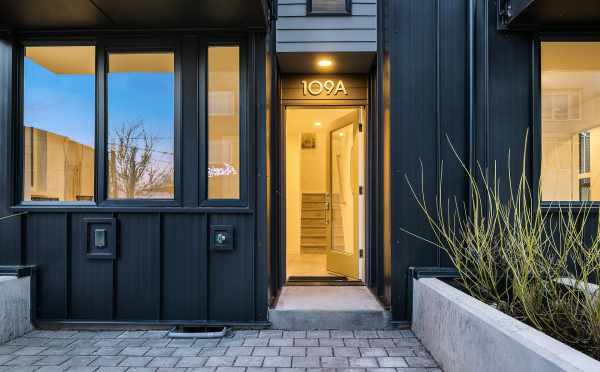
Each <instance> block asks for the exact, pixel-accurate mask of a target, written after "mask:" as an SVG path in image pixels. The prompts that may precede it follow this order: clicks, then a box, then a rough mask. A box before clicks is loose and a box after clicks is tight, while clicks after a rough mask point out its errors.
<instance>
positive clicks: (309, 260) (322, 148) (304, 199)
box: [284, 106, 365, 283]
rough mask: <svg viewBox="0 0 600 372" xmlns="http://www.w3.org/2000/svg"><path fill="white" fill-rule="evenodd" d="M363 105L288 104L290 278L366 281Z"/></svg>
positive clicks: (285, 116)
mask: <svg viewBox="0 0 600 372" xmlns="http://www.w3.org/2000/svg"><path fill="white" fill-rule="evenodd" d="M363 116H364V109H363V107H361V106H345V107H342V106H326V107H315V106H304V107H294V106H287V107H285V109H284V119H285V136H284V138H285V147H284V148H285V151H284V152H285V221H286V222H285V231H286V237H285V246H286V252H285V253H286V254H285V257H286V280H287V281H288V283H290V282H293V281H300V282H310V281H319V282H322V281H331V282H334V281H336V282H356V283H359V282H361V281H363V280H364V259H363V257H364V248H365V195H364V181H365V180H364V178H365V150H364V149H365V140H364V130H363V122H364V120H363Z"/></svg>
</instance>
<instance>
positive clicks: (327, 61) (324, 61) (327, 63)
mask: <svg viewBox="0 0 600 372" xmlns="http://www.w3.org/2000/svg"><path fill="white" fill-rule="evenodd" d="M317 65H319V67H331V66H332V65H333V62H332V61H331V60H330V59H321V60H319V62H317Z"/></svg>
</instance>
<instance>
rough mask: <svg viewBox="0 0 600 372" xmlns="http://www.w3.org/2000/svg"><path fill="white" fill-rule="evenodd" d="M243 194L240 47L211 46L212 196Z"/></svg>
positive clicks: (210, 159) (209, 169) (210, 189)
mask: <svg viewBox="0 0 600 372" xmlns="http://www.w3.org/2000/svg"><path fill="white" fill-rule="evenodd" d="M239 197H240V50H239V47H238V46H212V47H209V48H208V198H209V199H239Z"/></svg>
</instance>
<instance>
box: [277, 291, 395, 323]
mask: <svg viewBox="0 0 600 372" xmlns="http://www.w3.org/2000/svg"><path fill="white" fill-rule="evenodd" d="M269 321H270V322H271V324H272V326H273V328H276V329H286V330H313V329H340V330H350V329H385V328H388V327H389V326H390V314H389V312H388V311H386V310H385V309H384V308H383V306H381V304H380V303H379V301H378V300H377V298H375V296H374V295H373V294H372V293H371V292H370V291H369V289H368V288H367V287H364V286H362V287H358V286H355V287H337V286H291V287H288V286H286V287H283V289H282V291H281V294H280V296H279V300H278V301H277V304H276V306H275V308H272V309H270V310H269Z"/></svg>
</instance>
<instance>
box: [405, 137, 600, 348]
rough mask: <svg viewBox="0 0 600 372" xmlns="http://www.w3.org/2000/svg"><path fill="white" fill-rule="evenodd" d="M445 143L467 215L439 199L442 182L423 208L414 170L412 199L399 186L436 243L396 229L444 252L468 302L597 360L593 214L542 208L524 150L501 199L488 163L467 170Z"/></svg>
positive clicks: (599, 235) (598, 299)
mask: <svg viewBox="0 0 600 372" xmlns="http://www.w3.org/2000/svg"><path fill="white" fill-rule="evenodd" d="M448 142H449V143H450V147H451V148H452V151H453V152H454V154H455V156H456V158H457V159H458V161H459V162H460V164H461V166H462V168H463V170H464V172H465V174H466V176H467V178H468V181H469V194H470V200H471V203H470V208H469V207H467V206H466V205H465V204H464V203H461V202H458V201H457V200H456V197H453V198H448V199H445V198H444V197H443V196H442V195H443V188H442V177H440V181H439V185H438V187H437V195H436V196H435V203H434V205H433V206H431V207H430V206H429V205H428V204H427V200H428V195H426V194H425V191H424V186H423V184H424V179H423V165H422V164H421V170H422V176H421V189H420V192H417V190H416V189H415V188H414V187H413V185H412V183H411V182H410V180H409V179H408V178H406V180H407V182H408V185H409V187H410V189H411V191H412V194H413V196H414V198H415V200H416V202H417V204H418V206H419V208H420V209H421V210H422V212H423V214H424V216H425V219H426V220H427V222H428V223H429V225H430V227H431V229H432V231H433V234H434V235H435V238H436V241H431V240H428V239H427V238H425V237H423V236H418V235H416V234H413V233H411V232H409V231H407V230H405V229H402V230H403V231H405V232H406V233H408V234H410V235H412V236H414V237H417V238H419V239H421V240H425V241H427V242H428V243H430V244H433V245H435V246H437V247H439V248H440V249H442V250H444V251H445V252H446V253H447V254H448V256H449V258H450V260H451V261H452V263H453V264H454V266H455V268H456V269H457V271H458V274H459V278H458V279H457V280H458V282H459V284H460V285H461V286H462V287H463V289H464V290H465V291H466V292H467V293H469V294H470V295H472V296H473V297H475V298H477V299H479V300H481V301H483V302H485V303H487V304H490V305H493V306H495V307H497V308H498V309H499V310H500V311H503V312H505V313H507V314H509V315H511V316H513V317H515V318H517V319H519V320H522V321H524V322H526V323H528V324H530V325H531V326H533V327H535V328H537V329H538V330H540V331H542V332H544V333H546V334H548V335H550V336H552V337H554V338H556V339H558V340H559V341H561V342H564V343H566V344H568V345H571V346H572V347H574V348H577V349H579V350H581V351H583V352H585V353H587V354H588V355H590V356H592V357H594V358H596V359H600V293H593V290H592V287H593V286H592V285H591V284H590V283H593V282H597V280H598V275H599V272H600V214H599V213H598V208H597V207H594V206H593V205H591V204H584V205H578V206H573V205H567V206H564V204H563V205H557V206H554V207H552V208H542V205H541V202H540V201H541V199H542V198H541V193H540V192H538V193H537V194H534V193H533V191H532V190H531V188H530V185H529V183H528V180H527V173H526V167H525V164H526V153H527V148H525V149H524V151H523V157H522V159H521V160H522V167H521V174H520V175H519V179H518V182H517V183H516V185H515V186H513V180H512V177H511V175H510V173H509V175H508V191H507V192H504V193H502V192H501V191H500V190H501V188H500V179H499V177H498V175H497V171H496V164H494V167H493V169H492V170H490V171H489V172H488V170H485V169H483V168H482V167H481V166H478V167H477V170H476V171H472V170H470V169H468V168H467V167H466V166H465V164H464V163H463V162H462V161H461V159H460V156H459V155H458V153H457V152H456V150H455V149H454V147H453V146H452V143H451V141H450V140H449V139H448ZM525 143H527V136H526V141H525ZM508 161H509V164H510V151H509V154H508ZM442 169H443V164H442ZM509 169H510V167H509ZM538 190H541V187H538ZM592 215H598V216H596V217H594V218H596V220H595V221H593V218H592ZM590 230H591V232H590Z"/></svg>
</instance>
